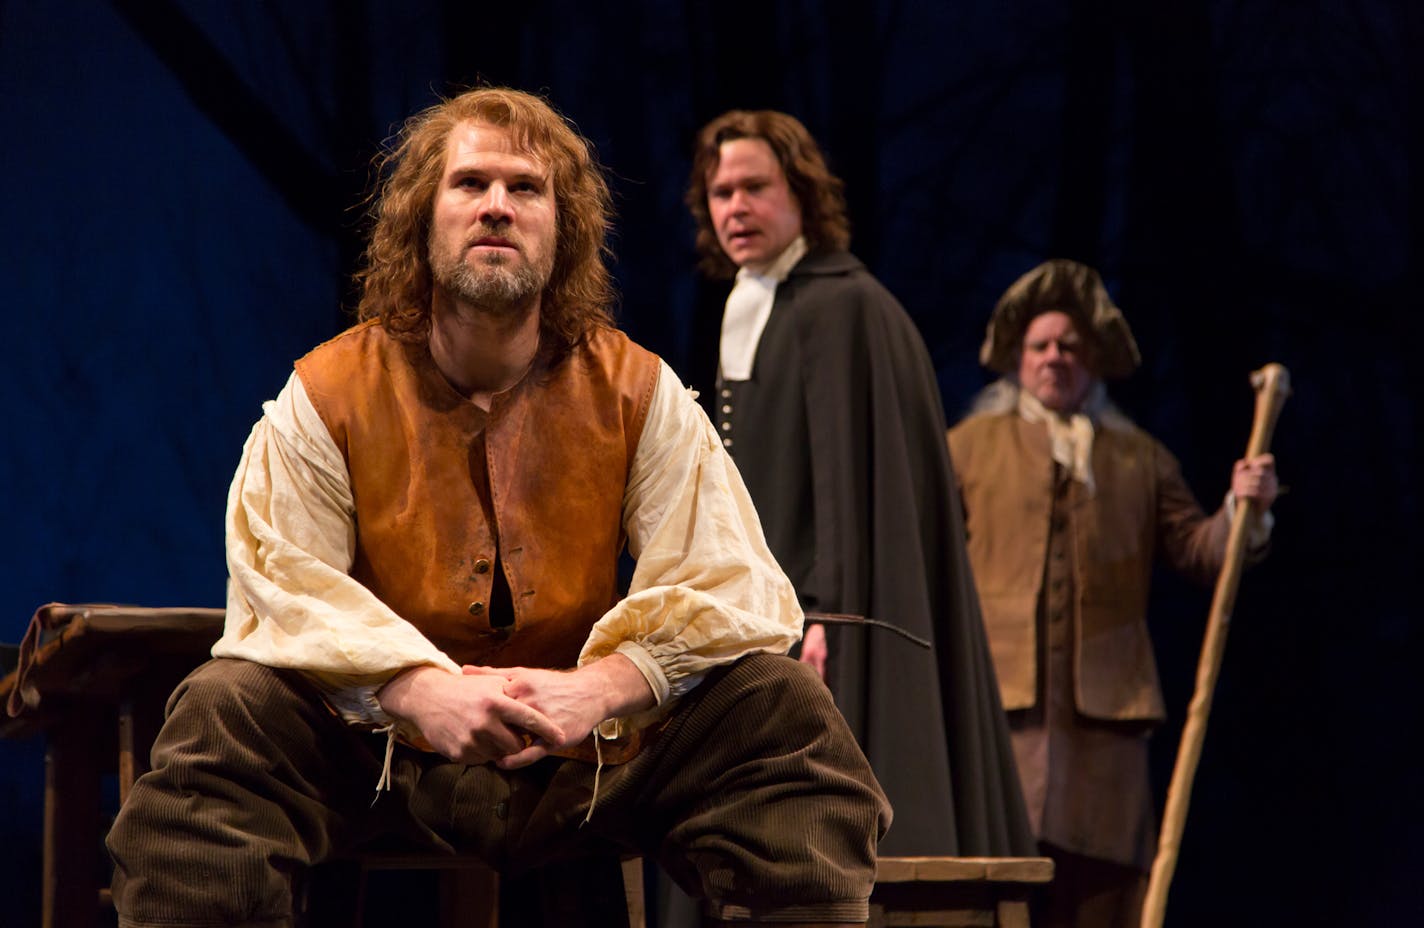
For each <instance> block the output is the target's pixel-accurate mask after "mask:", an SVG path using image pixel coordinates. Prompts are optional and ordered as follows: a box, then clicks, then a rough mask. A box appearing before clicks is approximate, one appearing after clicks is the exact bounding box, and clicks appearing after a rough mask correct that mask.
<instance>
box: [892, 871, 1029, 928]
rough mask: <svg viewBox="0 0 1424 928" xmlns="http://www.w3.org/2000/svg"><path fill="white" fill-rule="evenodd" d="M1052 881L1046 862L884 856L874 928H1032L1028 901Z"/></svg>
mask: <svg viewBox="0 0 1424 928" xmlns="http://www.w3.org/2000/svg"><path fill="white" fill-rule="evenodd" d="M1052 879H1053V861H1051V860H1049V859H1048V858H1047V857H882V858H880V862H879V867H878V870H877V872H876V877H875V890H874V892H872V893H871V895H870V925H871V928H881V926H887V928H888V926H891V925H916V926H936V928H963V926H979V925H984V926H995V928H1028V925H1029V900H1030V898H1031V897H1032V895H1033V894H1034V892H1035V891H1037V890H1038V889H1039V888H1040V887H1042V886H1044V885H1045V884H1047V883H1048V882H1049V881H1050V880H1052Z"/></svg>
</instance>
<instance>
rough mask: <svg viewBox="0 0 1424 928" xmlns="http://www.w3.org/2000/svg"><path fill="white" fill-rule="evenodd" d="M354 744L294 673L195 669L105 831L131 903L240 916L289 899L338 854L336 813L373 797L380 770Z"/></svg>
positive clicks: (226, 664) (174, 915)
mask: <svg viewBox="0 0 1424 928" xmlns="http://www.w3.org/2000/svg"><path fill="white" fill-rule="evenodd" d="M344 745H356V746H358V747H359V743H358V742H356V741H354V739H352V738H351V736H350V735H349V733H348V732H347V731H346V730H345V726H344V725H343V723H342V722H341V721H340V720H339V719H337V718H336V717H335V716H334V715H332V713H331V712H330V711H329V710H328V709H327V708H326V706H325V704H324V703H323V702H322V700H321V699H320V697H319V695H317V693H316V691H315V690H314V689H313V688H311V687H310V685H309V684H307V683H306V681H305V680H304V679H302V678H301V677H300V676H299V675H297V674H295V673H293V672H289V671H280V670H273V669H272V668H268V667H263V666H261V665H257V664H252V663H250V662H247V661H240V660H228V659H218V660H213V661H209V662H208V663H206V664H204V665H202V666H201V667H199V668H198V669H197V670H195V671H193V673H191V674H190V675H189V676H188V677H187V678H186V679H185V680H183V682H182V683H180V684H179V685H178V687H177V689H175V690H174V692H173V695H172V696H171V697H170V698H169V701H168V709H167V715H166V718H165V721H164V724H163V727H162V728H161V730H160V731H159V734H158V737H157V739H156V740H155V742H154V746H153V752H152V769H151V770H150V771H149V772H148V773H147V774H145V775H144V776H143V777H142V778H140V779H139V781H138V783H136V784H135V786H134V789H133V792H132V794H131V795H130V797H129V799H128V801H127V802H126V803H125V805H124V807H123V808H122V809H121V810H120V813H119V816H118V818H117V819H116V820H115V823H114V827H113V829H112V830H111V831H110V833H109V836H108V846H109V850H110V853H111V854H112V856H113V857H114V861H115V865H116V869H115V878H114V901H115V904H116V906H117V907H118V908H119V911H120V913H121V914H122V915H124V916H126V917H129V918H131V919H133V918H137V919H138V920H140V921H142V920H144V919H152V920H157V921H168V922H175V923H183V922H184V919H187V918H189V917H194V918H197V919H198V920H199V921H201V920H202V919H204V918H208V919H218V920H219V921H221V920H222V919H229V920H231V919H237V922H238V923H241V922H243V920H248V921H254V922H256V921H261V920H262V919H263V918H266V917H276V916H279V915H280V913H282V912H284V911H286V910H287V909H289V907H290V884H289V880H288V877H289V876H290V874H291V873H292V872H294V871H295V870H299V869H301V868H302V867H304V866H306V865H308V864H310V863H312V862H314V861H315V860H319V859H321V858H322V857H324V856H326V855H327V854H328V853H329V851H330V849H331V835H332V834H333V833H334V829H337V828H339V813H338V811H337V810H338V809H340V808H342V807H344V806H345V805H346V804H348V802H349V803H350V804H354V803H355V802H357V801H359V797H360V796H363V795H364V797H365V801H367V802H369V797H370V793H371V789H372V787H373V786H374V784H375V776H374V774H371V775H370V776H365V775H364V774H363V771H361V770H360V769H359V768H357V767H355V766H353V759H359V757H360V755H359V754H352V753H350V752H347V751H344V750H343V746H344ZM370 763H371V764H375V761H374V760H371V761H370ZM375 769H378V765H376V767H375ZM365 773H369V770H368V771H365ZM333 784H335V785H333ZM346 792H349V793H350V794H351V795H350V796H349V797H347V796H345V795H344V793H346ZM219 896H222V897H225V898H224V899H223V900H219V899H218V898H217V897H219ZM208 905H218V906H219V908H218V909H216V910H214V909H210V908H206V906H208Z"/></svg>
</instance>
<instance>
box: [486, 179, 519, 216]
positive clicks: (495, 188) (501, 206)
mask: <svg viewBox="0 0 1424 928" xmlns="http://www.w3.org/2000/svg"><path fill="white" fill-rule="evenodd" d="M513 215H514V214H513V212H512V211H511V209H510V206H509V191H508V190H506V189H505V187H504V184H497V183H496V184H490V185H489V186H488V187H486V188H485V195H484V197H483V198H481V200H480V219H482V220H485V221H487V222H500V221H506V220H508V219H510V218H511V217H512V216H513Z"/></svg>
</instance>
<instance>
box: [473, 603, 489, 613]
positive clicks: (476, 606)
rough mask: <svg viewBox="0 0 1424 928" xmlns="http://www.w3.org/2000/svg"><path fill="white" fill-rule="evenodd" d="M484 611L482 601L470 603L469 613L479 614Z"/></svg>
mask: <svg viewBox="0 0 1424 928" xmlns="http://www.w3.org/2000/svg"><path fill="white" fill-rule="evenodd" d="M484 611H485V604H484V603H470V615H479V614H480V613H482V612H484Z"/></svg>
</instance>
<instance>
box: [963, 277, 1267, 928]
mask: <svg viewBox="0 0 1424 928" xmlns="http://www.w3.org/2000/svg"><path fill="white" fill-rule="evenodd" d="M980 361H981V362H982V363H983V364H984V366H986V367H988V368H989V369H990V370H993V371H995V372H997V373H999V374H1002V375H1003V377H1002V378H1001V379H1000V380H999V381H997V382H996V383H994V384H992V385H991V386H990V387H988V388H987V389H986V390H985V391H984V393H983V394H981V395H980V397H979V398H978V399H977V400H976V402H975V404H974V407H973V409H972V410H971V411H970V413H969V415H968V416H967V417H966V418H965V419H964V420H963V421H962V422H960V423H959V424H958V425H957V426H955V427H954V428H953V429H951V430H950V431H949V445H950V452H951V453H950V457H951V460H952V462H953V466H954V470H955V476H956V477H957V479H958V481H959V485H960V491H961V494H962V496H963V500H964V507H965V521H966V528H967V530H968V533H969V558H970V562H971V564H972V565H973V568H974V575H975V582H976V584H977V585H978V588H979V595H980V599H981V603H982V606H983V612H984V622H985V626H986V628H987V630H988V634H989V640H990V648H991V650H992V651H993V656H994V664H995V669H996V671H997V673H998V678H999V686H1000V690H1001V693H1002V696H1003V702H1004V708H1005V709H1006V710H1007V711H1008V712H1009V719H1010V727H1011V729H1012V737H1013V742H1014V754H1015V759H1016V760H1017V763H1018V770H1019V776H1020V778H1021V779H1022V782H1023V788H1024V798H1025V800H1026V801H1027V803H1028V811H1029V817H1030V819H1031V821H1032V824H1033V827H1034V831H1035V834H1036V835H1037V836H1038V838H1039V841H1040V845H1041V847H1042V849H1043V851H1044V853H1046V854H1048V855H1049V856H1051V857H1053V858H1054V860H1055V862H1056V864H1057V870H1056V873H1055V877H1054V882H1053V887H1052V889H1051V891H1050V893H1049V897H1048V898H1047V900H1045V911H1044V912H1043V913H1041V915H1040V917H1039V919H1037V920H1036V921H1035V924H1036V925H1040V924H1041V925H1049V926H1053V925H1083V926H1087V925H1092V926H1095V928H1102V926H1114V925H1123V926H1127V925H1132V926H1135V925H1137V923H1138V918H1139V912H1140V908H1141V902H1142V895H1143V892H1144V890H1145V888H1146V875H1147V871H1148V870H1149V869H1150V867H1151V863H1152V854H1153V849H1154V845H1155V831H1156V825H1155V816H1154V813H1153V809H1152V795H1151V789H1150V784H1149V781H1148V769H1147V768H1148V757H1147V735H1148V733H1149V732H1150V730H1151V728H1152V726H1153V725H1155V724H1156V723H1158V722H1160V721H1161V720H1162V719H1163V717H1164V711H1163V705H1162V694H1161V689H1160V686H1159V684H1158V680H1157V669H1156V666H1155V663H1154V660H1153V656H1152V642H1151V640H1150V639H1149V637H1148V630H1147V624H1146V608H1147V599H1148V585H1149V582H1150V579H1151V572H1152V566H1153V562H1154V559H1155V558H1157V557H1161V558H1162V559H1163V560H1164V561H1165V562H1166V563H1167V564H1169V565H1170V566H1171V567H1173V568H1174V569H1176V570H1178V571H1180V572H1182V573H1184V574H1187V575H1188V576H1190V577H1193V578H1195V579H1198V580H1200V581H1202V582H1204V583H1210V582H1211V581H1212V580H1213V578H1214V577H1215V575H1216V573H1217V572H1218V571H1219V570H1220V568H1221V565H1222V562H1223V560H1224V558H1225V553H1226V540H1227V534H1228V528H1229V525H1230V512H1231V510H1232V508H1233V507H1234V506H1235V504H1236V501H1237V500H1241V499H1251V500H1253V501H1255V502H1256V503H1257V507H1256V511H1258V512H1262V513H1265V515H1264V517H1263V518H1262V519H1261V520H1260V521H1259V523H1258V524H1256V525H1255V526H1253V529H1252V533H1251V543H1250V548H1251V552H1252V554H1253V555H1254V556H1256V557H1259V556H1260V555H1261V554H1263V553H1264V548H1265V545H1266V542H1267V540H1268V538H1269V535H1270V522H1271V519H1270V514H1269V512H1268V511H1267V510H1269V508H1270V505H1271V503H1272V502H1273V501H1274V500H1275V497H1276V489H1277V487H1276V476H1275V464H1274V460H1273V458H1272V457H1271V455H1269V454H1265V455H1261V456H1259V457H1256V458H1252V459H1251V460H1242V461H1237V462H1236V464H1235V467H1234V469H1233V472H1232V477H1231V492H1230V494H1228V496H1227V499H1226V502H1225V503H1224V504H1223V506H1222V507H1221V508H1220V509H1219V510H1217V512H1216V513H1215V514H1213V515H1210V516H1208V515H1207V514H1206V513H1205V512H1204V511H1203V510H1202V508H1201V506H1200V505H1199V504H1198V503H1197V501H1196V499H1195V497H1194V496H1193V495H1192V492H1191V490H1190V489H1189V488H1188V487H1187V484H1186V482H1185V481H1184V480H1183V478H1182V475H1181V471H1180V468H1179V467H1178V464H1177V461H1176V459H1175V458H1174V457H1173V456H1172V454H1171V453H1170V452H1169V451H1168V450H1167V449H1166V448H1165V447H1163V446H1162V444H1161V443H1160V442H1158V441H1157V440H1156V439H1154V438H1152V436H1150V435H1148V434H1147V433H1146V432H1144V431H1142V430H1141V429H1140V428H1138V427H1137V426H1136V425H1134V424H1133V423H1132V422H1131V421H1129V420H1128V419H1127V418H1126V417H1125V416H1124V415H1123V414H1122V413H1121V412H1120V411H1118V410H1117V409H1116V408H1115V407H1113V406H1112V405H1111V404H1110V403H1109V402H1108V401H1107V397H1106V392H1105V389H1104V386H1103V379H1104V378H1108V377H1123V376H1126V375H1127V374H1129V373H1131V372H1132V371H1133V370H1134V369H1135V368H1136V367H1137V365H1138V364H1139V363H1140V356H1139V354H1138V351H1137V344H1136V342H1135V341H1134V340H1133V337H1132V332H1131V330H1130V329H1129V328H1128V326H1127V321H1126V320H1125V319H1124V318H1123V315H1122V313H1121V311H1120V310H1119V309H1118V308H1117V306H1115V305H1114V304H1113V302H1112V300H1111V299H1110V298H1109V296H1108V294H1107V290H1106V289H1105V288H1104V287H1103V283H1102V279H1101V278H1100V277H1099V276H1098V273H1097V272H1096V271H1094V270H1093V269H1092V268H1089V267H1086V266H1084V265H1082V264H1078V263H1076V262H1073V261H1065V260H1054V261H1048V262H1045V263H1044V264H1041V265H1039V266H1038V267H1036V268H1034V269H1033V270H1031V271H1029V272H1028V273H1027V274H1025V275H1024V276H1022V277H1020V278H1019V279H1018V280H1017V281H1015V282H1014V284H1013V285H1012V286H1010V287H1009V289H1008V290H1007V291H1006V292H1005V293H1004V295H1003V297H1002V298H1001V299H1000V300H999V302H998V305H997V306H995V308H994V313H993V316H992V317H991V318H990V320H989V325H988V331H987V334H986V337H985V339H984V345H983V348H982V349H981V351H980Z"/></svg>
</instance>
